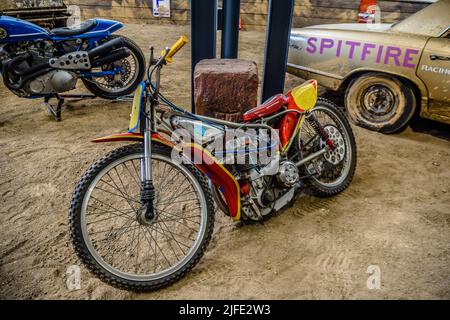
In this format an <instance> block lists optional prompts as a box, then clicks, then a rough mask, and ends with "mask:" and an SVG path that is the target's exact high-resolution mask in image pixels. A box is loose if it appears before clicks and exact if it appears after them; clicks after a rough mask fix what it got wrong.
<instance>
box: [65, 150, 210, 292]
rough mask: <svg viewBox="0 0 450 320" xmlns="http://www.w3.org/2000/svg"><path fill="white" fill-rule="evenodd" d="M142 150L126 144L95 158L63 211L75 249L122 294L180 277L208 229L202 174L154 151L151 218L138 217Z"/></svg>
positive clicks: (168, 152) (198, 255) (201, 247)
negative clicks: (67, 209)
mask: <svg viewBox="0 0 450 320" xmlns="http://www.w3.org/2000/svg"><path fill="white" fill-rule="evenodd" d="M142 159H143V147H142V146H141V145H131V146H125V147H122V148H119V149H117V150H114V151H112V152H111V153H110V154H108V155H107V156H106V157H105V158H103V159H101V160H99V161H97V162H96V163H95V164H93V165H92V167H91V168H90V169H89V170H88V171H87V172H86V174H85V175H84V176H83V178H82V179H81V181H80V182H79V184H78V185H77V187H76V189H75V192H74V194H73V197H72V202H71V206H70V215H69V218H70V234H71V240H72V243H73V245H74V248H75V251H76V253H77V254H78V256H79V258H80V259H81V261H82V262H83V263H84V264H85V265H86V266H87V268H88V269H89V270H90V271H91V272H93V273H94V274H95V275H96V276H98V277H99V278H100V279H102V280H103V281H105V282H107V283H109V284H111V285H114V286H116V287H119V288H123V289H128V290H137V291H143V290H154V289H158V288H161V287H164V286H167V285H170V284H171V283H173V282H175V281H177V280H179V279H180V278H181V277H183V276H184V275H185V274H186V273H187V272H188V271H189V270H190V269H192V268H193V267H194V266H195V265H196V264H197V262H198V261H199V260H200V258H201V257H202V255H203V253H204V252H205V250H206V247H207V245H208V243H209V241H210V239H211V235H212V231H213V227H214V210H213V209H214V208H213V201H212V196H211V192H210V190H209V187H208V183H207V181H206V179H205V177H204V176H203V175H202V174H201V173H200V172H199V171H198V170H197V169H196V168H195V167H194V166H192V165H190V164H188V165H182V164H177V163H175V162H173V161H172V160H171V150H170V149H169V148H165V147H160V146H154V147H153V149H152V171H153V182H154V188H155V196H156V198H155V202H154V207H155V216H154V217H153V218H151V220H149V218H146V216H145V215H144V214H143V207H142V206H141V200H140V174H141V160H142Z"/></svg>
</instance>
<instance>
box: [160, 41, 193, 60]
mask: <svg viewBox="0 0 450 320" xmlns="http://www.w3.org/2000/svg"><path fill="white" fill-rule="evenodd" d="M186 43H188V38H187V37H186V36H181V37H180V39H178V41H177V42H175V43H174V45H173V46H172V47H171V48H170V49H169V53H167V51H165V52H164V51H163V54H164V53H166V56H165V61H166V62H167V63H172V62H173V56H174V55H176V54H177V53H178V51H180V50H181V48H183V47H184V46H185V44H186Z"/></svg>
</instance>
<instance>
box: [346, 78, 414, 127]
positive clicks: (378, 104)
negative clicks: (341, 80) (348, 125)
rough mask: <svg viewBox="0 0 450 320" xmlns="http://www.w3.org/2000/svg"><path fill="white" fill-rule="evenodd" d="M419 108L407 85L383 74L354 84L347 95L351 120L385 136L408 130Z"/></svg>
mask: <svg viewBox="0 0 450 320" xmlns="http://www.w3.org/2000/svg"><path fill="white" fill-rule="evenodd" d="M416 104H417V101H416V97H415V95H414V91H413V90H412V89H411V87H410V86H409V85H408V84H407V83H406V82H403V81H402V80H400V79H399V78H397V77H395V76H391V75H387V74H382V73H374V72H371V73H367V74H364V75H362V76H360V77H358V78H356V79H354V80H352V81H351V83H350V85H349V86H348V87H347V90H346V93H345V108H346V110H347V114H348V116H349V118H350V120H351V121H352V122H353V123H354V124H356V125H358V126H360V127H363V128H366V129H369V130H372V131H378V132H381V133H385V134H392V133H398V132H400V131H402V130H403V129H404V128H406V126H407V125H408V122H409V120H410V119H411V118H412V116H413V115H414V112H415V110H416Z"/></svg>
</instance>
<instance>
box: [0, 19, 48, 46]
mask: <svg viewBox="0 0 450 320" xmlns="http://www.w3.org/2000/svg"><path fill="white" fill-rule="evenodd" d="M48 38H50V33H49V32H48V31H47V30H45V29H44V28H41V27H39V26H37V25H35V24H33V23H30V22H27V21H24V20H20V19H17V18H13V17H8V16H3V15H2V16H0V43H2V42H3V43H4V42H18V41H27V40H37V39H48Z"/></svg>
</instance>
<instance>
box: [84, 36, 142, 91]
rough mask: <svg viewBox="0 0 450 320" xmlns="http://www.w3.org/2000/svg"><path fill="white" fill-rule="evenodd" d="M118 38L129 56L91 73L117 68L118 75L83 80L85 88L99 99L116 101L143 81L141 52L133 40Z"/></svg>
mask: <svg viewBox="0 0 450 320" xmlns="http://www.w3.org/2000/svg"><path fill="white" fill-rule="evenodd" d="M114 38H117V36H111V37H110V38H108V39H107V40H111V39H114ZM120 38H121V39H122V40H123V42H124V44H125V48H127V49H129V50H130V51H131V54H130V56H128V57H127V58H124V59H122V60H118V61H115V62H113V63H110V64H107V65H103V66H101V67H99V68H96V69H93V70H92V72H104V71H113V70H115V69H117V68H119V69H120V70H121V71H120V73H118V74H116V75H114V76H109V75H108V76H105V77H98V78H90V79H83V83H84V85H85V87H86V88H87V89H88V90H89V91H90V92H92V93H93V94H95V95H96V96H98V97H100V98H104V99H116V98H119V97H123V96H126V95H129V94H132V93H133V92H134V91H135V90H136V88H137V86H138V85H139V83H141V82H142V79H144V75H145V56H144V54H143V52H142V50H141V49H140V48H139V46H138V45H137V44H136V43H135V42H134V41H133V40H131V39H128V38H127V37H124V36H120Z"/></svg>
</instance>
